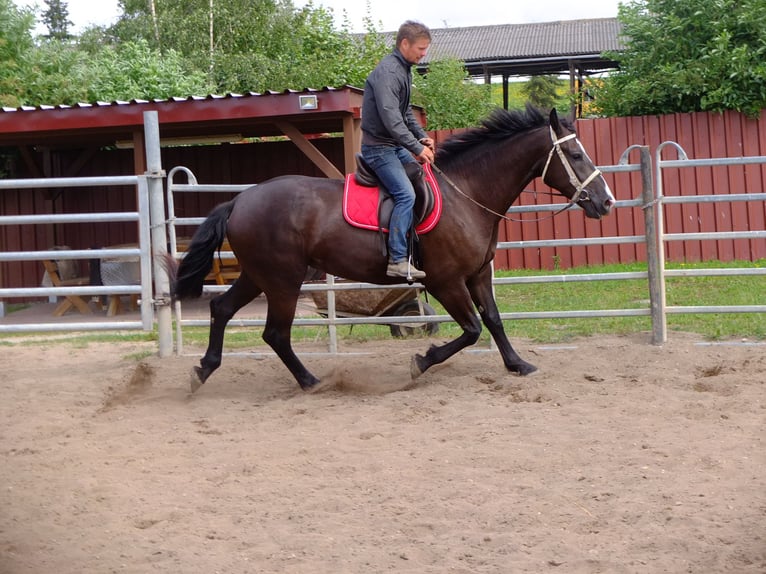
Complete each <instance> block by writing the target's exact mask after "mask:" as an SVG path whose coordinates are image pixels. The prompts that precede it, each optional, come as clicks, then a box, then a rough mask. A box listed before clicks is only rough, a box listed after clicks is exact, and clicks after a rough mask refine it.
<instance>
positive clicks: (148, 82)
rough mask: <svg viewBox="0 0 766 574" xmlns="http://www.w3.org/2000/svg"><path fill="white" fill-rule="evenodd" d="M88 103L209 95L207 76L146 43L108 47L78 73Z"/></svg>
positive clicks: (180, 58)
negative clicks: (85, 91)
mask: <svg viewBox="0 0 766 574" xmlns="http://www.w3.org/2000/svg"><path fill="white" fill-rule="evenodd" d="M78 73H79V76H80V77H81V78H82V81H83V83H84V85H86V86H87V96H86V97H87V100H88V101H96V100H105V101H113V100H130V99H132V98H145V99H152V98H157V99H167V98H171V97H173V96H191V95H200V94H207V93H209V92H210V86H209V85H207V81H206V76H205V73H204V72H202V71H195V70H193V69H190V68H189V66H188V65H187V64H186V62H185V61H184V59H183V58H182V57H181V55H180V54H179V53H178V52H176V51H175V50H167V51H166V52H165V53H164V54H160V53H159V52H158V51H157V50H154V49H152V48H151V47H150V46H149V44H148V42H146V41H145V40H137V41H135V42H127V43H124V44H120V45H119V46H116V47H115V46H107V47H106V48H105V49H104V50H102V51H101V52H99V53H98V55H97V56H96V57H95V59H93V60H89V61H88V62H87V66H84V67H81V68H80V69H79V70H78Z"/></svg>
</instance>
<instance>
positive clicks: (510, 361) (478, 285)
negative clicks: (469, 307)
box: [468, 265, 537, 375]
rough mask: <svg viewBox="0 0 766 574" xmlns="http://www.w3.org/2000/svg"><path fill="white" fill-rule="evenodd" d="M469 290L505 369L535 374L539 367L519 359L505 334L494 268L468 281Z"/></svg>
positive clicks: (524, 373) (486, 268)
mask: <svg viewBox="0 0 766 574" xmlns="http://www.w3.org/2000/svg"><path fill="white" fill-rule="evenodd" d="M468 290H469V291H470V292H471V298H472V299H473V302H474V304H475V305H476V308H477V309H478V310H479V315H480V316H481V320H482V321H483V322H484V324H485V325H486V326H487V329H488V330H489V332H490V334H491V335H492V338H493V339H494V340H495V343H496V344H497V348H498V350H499V351H500V356H501V357H502V358H503V363H504V364H505V367H506V368H507V369H508V370H509V371H512V372H514V373H518V374H519V375H529V374H530V373H534V372H535V371H536V370H537V367H535V366H534V365H532V364H530V363H527V362H526V361H525V360H523V359H522V358H521V357H519V355H518V353H516V351H515V350H514V349H513V347H512V346H511V342H510V341H509V340H508V336H507V335H506V334H505V329H504V328H503V322H502V320H501V319H500V312H499V311H498V309H497V303H496V302H495V297H494V296H493V294H492V268H491V267H490V266H489V265H487V266H486V267H485V268H484V269H483V270H482V271H481V272H480V273H479V274H478V275H476V276H474V277H473V278H471V280H469V281H468Z"/></svg>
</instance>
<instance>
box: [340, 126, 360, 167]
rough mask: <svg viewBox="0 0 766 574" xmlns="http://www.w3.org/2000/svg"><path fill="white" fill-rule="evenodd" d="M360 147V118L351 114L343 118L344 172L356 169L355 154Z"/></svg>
mask: <svg viewBox="0 0 766 574" xmlns="http://www.w3.org/2000/svg"><path fill="white" fill-rule="evenodd" d="M361 149H362V120H361V119H359V118H355V117H353V116H345V117H344V118H343V161H344V163H345V164H346V165H345V167H346V173H354V172H355V171H356V158H355V157H354V156H356V154H357V153H359V152H360V151H361Z"/></svg>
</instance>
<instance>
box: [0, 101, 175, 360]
mask: <svg viewBox="0 0 766 574" xmlns="http://www.w3.org/2000/svg"><path fill="white" fill-rule="evenodd" d="M144 133H145V141H146V162H147V170H146V173H145V174H144V175H136V176H115V177H87V178H74V177H72V178H39V179H21V180H2V181H0V192H2V191H3V190H8V189H32V188H54V189H55V188H67V187H104V186H125V185H131V186H135V187H136V193H137V210H136V211H124V212H106V213H68V214H43V215H35V214H29V215H4V216H0V225H30V226H31V225H42V224H52V223H53V224H83V225H87V224H92V223H93V222H96V221H98V222H135V223H136V225H137V228H138V232H137V236H138V245H136V246H130V247H120V248H112V249H110V248H106V249H79V250H73V249H56V250H40V251H5V252H0V261H47V260H72V259H74V260H81V259H86V260H92V259H98V260H100V261H101V262H102V264H103V261H104V260H105V259H114V260H117V261H125V260H129V259H135V258H137V259H138V265H139V270H140V280H139V283H138V284H133V283H131V282H127V281H126V282H125V283H124V284H121V285H120V284H117V285H109V286H104V285H84V286H58V287H22V288H2V289H0V304H2V301H4V300H6V299H13V298H27V297H37V296H41V297H45V296H47V297H66V296H67V295H76V296H78V297H81V298H82V297H100V296H107V297H108V296H119V295H137V296H139V297H140V308H141V319H140V320H139V321H129V320H128V321H113V320H110V319H109V317H107V316H103V317H97V318H95V319H94V320H92V321H87V322H70V321H51V322H33V323H19V322H13V321H5V322H3V323H2V324H0V332H41V331H94V330H101V331H103V330H129V329H143V330H146V331H150V330H152V329H153V328H154V325H155V322H156V324H157V326H158V330H159V354H160V356H163V357H164V356H168V355H169V354H171V352H172V330H171V310H170V298H169V290H170V289H169V280H168V276H167V272H166V271H165V269H164V266H163V258H164V255H165V254H166V253H167V243H166V242H167V238H166V232H165V206H164V194H163V190H162V180H163V179H164V177H165V174H164V172H163V170H162V166H161V160H160V139H159V120H158V118H157V112H156V111H149V112H145V113H144ZM153 221H154V222H159V223H158V224H156V225H151V222H153ZM2 311H4V306H2V307H0V315H2V314H3V313H2Z"/></svg>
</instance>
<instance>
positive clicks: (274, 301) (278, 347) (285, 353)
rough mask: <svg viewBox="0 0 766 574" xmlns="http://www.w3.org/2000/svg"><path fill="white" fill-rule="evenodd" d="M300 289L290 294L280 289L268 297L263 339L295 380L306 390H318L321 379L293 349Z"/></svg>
mask: <svg viewBox="0 0 766 574" xmlns="http://www.w3.org/2000/svg"><path fill="white" fill-rule="evenodd" d="M298 295H299V291H295V292H294V293H291V294H288V293H287V292H286V291H285V290H280V291H279V295H274V296H273V297H269V293H268V292H267V293H266V297H267V299H268V302H269V308H268V311H267V313H266V327H265V328H264V330H263V340H264V341H266V342H267V343H268V344H269V346H270V347H271V348H272V349H274V352H275V353H276V354H277V356H278V357H279V358H280V359H282V362H283V363H284V364H285V366H286V367H287V368H288V370H289V371H290V372H291V373H292V375H293V377H295V380H296V381H298V384H299V385H300V386H301V389H303V390H304V391H317V390H319V389H320V388H321V386H320V385H319V379H318V378H316V377H315V376H314V375H312V374H311V372H309V370H308V369H307V368H306V367H305V366H303V363H301V361H300V359H298V357H297V355H296V354H295V352H294V351H293V347H292V344H291V343H290V329H291V327H292V324H293V318H294V317H295V308H296V305H297V302H298Z"/></svg>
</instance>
